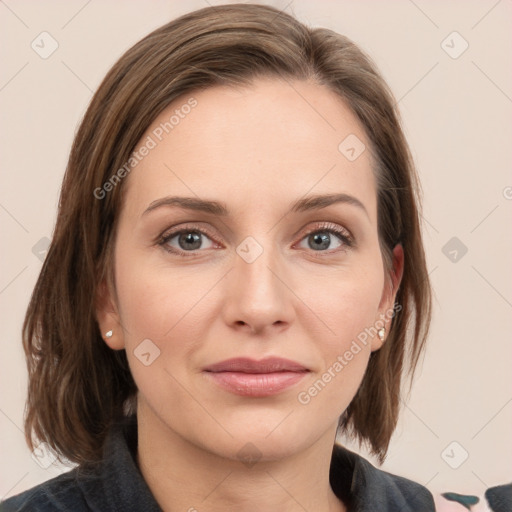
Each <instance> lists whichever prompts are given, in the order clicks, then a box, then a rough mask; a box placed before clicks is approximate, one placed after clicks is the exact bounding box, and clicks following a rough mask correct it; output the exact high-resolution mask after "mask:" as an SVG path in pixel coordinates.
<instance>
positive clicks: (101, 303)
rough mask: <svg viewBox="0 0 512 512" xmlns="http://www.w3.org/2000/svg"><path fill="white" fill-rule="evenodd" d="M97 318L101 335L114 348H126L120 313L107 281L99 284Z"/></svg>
mask: <svg viewBox="0 0 512 512" xmlns="http://www.w3.org/2000/svg"><path fill="white" fill-rule="evenodd" d="M96 320H97V322H98V327H99V330H100V334H101V337H102V338H103V340H104V341H105V343H106V344H107V345H108V346H109V347H110V348H111V349H112V350H122V349H124V348H125V345H124V336H123V330H122V328H121V322H120V318H119V313H118V310H117V307H116V305H115V302H114V300H113V297H112V292H111V291H110V289H109V287H108V284H107V282H106V281H105V280H104V281H102V282H101V283H100V285H99V286H98V292H97V295H96Z"/></svg>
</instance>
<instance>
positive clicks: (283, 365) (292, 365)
mask: <svg viewBox="0 0 512 512" xmlns="http://www.w3.org/2000/svg"><path fill="white" fill-rule="evenodd" d="M204 371H206V372H213V373H218V372H242V373H276V372H306V371H309V370H308V369H307V368H306V367H305V366H303V365H301V364H300V363H297V362H296V361H292V360H290V359H283V358H281V357H266V358H264V359H260V360H259V361H257V360H256V359H250V358H248V357H236V358H233V359H226V360H225V361H220V362H219V363H214V364H211V365H209V366H207V367H205V368H204Z"/></svg>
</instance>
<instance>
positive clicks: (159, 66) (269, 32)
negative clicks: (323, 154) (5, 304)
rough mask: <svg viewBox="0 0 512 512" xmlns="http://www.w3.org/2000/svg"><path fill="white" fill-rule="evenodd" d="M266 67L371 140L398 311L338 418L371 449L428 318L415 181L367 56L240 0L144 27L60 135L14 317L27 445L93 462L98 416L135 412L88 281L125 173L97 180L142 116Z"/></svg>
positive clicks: (107, 418)
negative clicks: (46, 210)
mask: <svg viewBox="0 0 512 512" xmlns="http://www.w3.org/2000/svg"><path fill="white" fill-rule="evenodd" d="M268 77H271V78H276V79H281V80H285V81H287V82H289V81H292V80H303V81H305V80H310V81H312V82H313V83H317V84H319V85H322V86H325V87H328V88H329V89H330V90H332V91H334V92H335V93H336V94H338V95H339V97H340V99H341V100H342V101H344V102H346V104H347V105H348V106H349V108H350V109H351V110H352V112H353V113H354V114H355V116H356V117H357V118H358V119H359V120H360V121H361V123H362V125H363V126H364V128H365V132H366V134H367V137H368V139H369V141H370V145H371V147H370V148H368V149H369V150H370V151H371V154H372V155H373V159H372V160H373V172H374V175H375V179H376V184H377V211H378V236H379V243H380V248H381V252H382V257H383V262H384V268H385V269H386V271H387V276H388V278H389V276H390V273H391V272H392V250H393V248H394V247H395V245H396V244H398V243H400V244H402V246H403V249H404V255H405V261H404V272H403V277H402V281H401V284H400V287H399V289H398V292H397V296H396V301H397V303H398V304H399V305H400V306H401V309H400V313H399V314H397V315H395V316H394V317H393V319H392V323H391V328H390V332H389V337H388V339H387V342H386V343H385V344H384V345H383V347H382V348H381V349H380V350H378V351H376V352H373V353H372V354H371V356H370V360H369V364H368V368H367V370H366V373H365V376H364V379H363V381H362V383H361V386H360V388H359V389H358V392H357V393H356V395H355V397H354V399H353V400H352V402H351V403H350V405H349V406H348V408H347V409H346V411H345V412H344V413H343V414H342V415H341V417H340V420H339V429H340V431H342V432H344V433H346V434H347V435H349V436H351V437H352V438H354V439H356V440H358V441H359V444H361V443H366V444H368V445H369V447H370V449H371V453H373V454H374V455H377V456H378V458H379V461H380V462H383V461H384V459H385V456H386V453H387V449H388V445H389V442H390V439H391V436H392V434H393V431H394V429H395V427H396V424H397V420H398V414H399V410H400V401H401V396H402V393H403V390H402V388H401V382H402V377H404V375H405V374H406V373H407V374H408V376H409V377H410V379H411V382H412V379H413V376H414V371H415V368H416V366H417V363H418V360H419V358H420V355H421V353H422V351H423V347H424V345H425V341H426V338H427V334H428V331H429V326H430V320H431V301H432V298H431V294H432V292H431V286H430V281H429V276H428V272H427V269H426V263H425V255H424V248H423V243H422V237H421V229H420V206H421V194H420V184H419V181H418V178H417V175H416V171H415V169H414V164H413V161H412V157H411V154H410V151H409V148H408V145H407V142H406V140H405V137H404V134H403V131H402V128H401V121H400V118H399V114H398V112H397V110H396V100H395V99H394V97H393V94H392V93H391V91H390V90H389V88H388V86H387V85H386V83H385V82H384V80H383V78H382V77H381V76H380V74H379V72H378V70H377V68H376V66H375V65H374V63H373V62H372V60H371V59H370V58H369V57H368V56H367V55H366V54H365V53H364V52H363V51H361V50H360V49H359V48H358V47H357V46H356V45H355V44H354V43H353V42H352V41H351V40H349V39H348V38H347V37H345V36H342V35H339V34H337V33H335V32H333V31H331V30H328V29H325V28H314V29H313V28H309V27H307V26H305V25H303V24H302V23H300V22H299V21H297V20H296V19H295V18H293V17H292V16H290V15H287V14H285V13H283V12H281V11H279V10H277V9H275V8H273V7H270V6H264V5H254V4H238V5H222V6H217V7H206V8H204V9H200V10H197V11H194V12H191V13H189V14H186V15H183V16H181V17H179V18H177V19H175V20H173V21H171V22H170V23H168V24H166V25H164V26H162V27H160V28H158V29H157V30H155V31H153V32H152V33H150V34H149V35H147V36H146V37H144V38H143V39H142V40H141V41H139V42H138V43H136V44H135V45H134V46H133V47H132V48H130V49H129V50H128V51H127V52H126V53H125V54H124V55H123V56H122V57H121V58H120V59H119V60H118V62H117V63H116V64H115V65H114V66H113V67H112V69H111V70H110V71H109V72H108V74H107V75H106V77H105V78H104V80H103V82H102V83H101V85H100V87H99V89H98V90H97V92H96V94H95V95H94V97H93V98H92V100H91V103H90V105H89V107H88V109H87V111H86V113H85V115H84V117H83V119H82V121H81V124H80V126H79V129H78V131H77V133H76V136H75V139H74V142H73V145H72V148H71V153H70V156H69V161H68V165H67V168H66V173H65V176H64V180H63V184H62V189H61V195H60V201H59V207H58V216H57V220H56V225H55V228H54V232H53V239H52V242H51V245H50V247H49V250H48V254H47V257H46V260H45V261H44V264H43V266H42V270H41V273H40V275H39V278H38V280H37V283H36V285H35V288H34V291H33V294H32V297H31V300H30V303H29V306H28V309H27V313H26V317H25V321H24V324H23V348H24V351H25V355H26V362H27V367H28V374H29V384H28V396H27V402H26V406H25V417H24V428H25V438H26V442H27V444H28V446H29V448H30V449H32V450H33V449H34V446H36V445H37V443H36V442H34V441H33V435H34V434H35V436H36V437H37V438H38V439H39V440H40V441H44V442H46V443H47V444H48V446H50V447H51V448H52V449H53V450H54V451H55V452H56V455H57V457H58V459H59V460H60V461H66V459H67V462H72V463H76V464H78V465H79V466H81V467H85V466H88V465H93V464H95V463H97V462H98V461H99V460H100V459H101V457H102V447H103V443H104V440H105V437H106V434H107V431H108V429H109V428H110V426H111V425H112V424H113V423H114V422H116V421H118V420H120V419H121V418H122V417H124V416H126V415H129V414H133V413H134V412H135V411H136V399H137V396H136V394H137V387H136V384H135V382H134V380H133V378H132V375H131V373H130V369H129V366H128V360H127V357H126V352H125V351H124V350H119V351H114V350H111V349H110V348H109V347H108V346H107V345H106V343H105V342H104V341H103V339H102V337H101V334H100V331H99V327H98V324H97V320H96V313H95V311H96V304H97V300H98V294H99V289H100V287H99V285H100V283H102V282H104V283H106V284H107V285H108V286H109V287H110V289H111V290H112V291H113V293H114V296H115V288H114V279H113V272H114V269H113V253H114V245H115V236H116V226H117V222H118V219H119V212H120V210H121V206H122V202H123V189H124V186H123V185H124V182H125V181H126V180H119V183H118V182H115V186H112V187H109V188H110V189H111V190H109V191H108V193H105V190H106V188H102V187H104V185H105V183H107V182H109V180H110V183H114V182H113V181H112V180H113V179H115V176H114V175H115V174H116V172H118V171H119V169H121V168H122V167H123V166H124V164H125V163H126V162H127V161H128V160H129V159H130V155H131V154H132V152H133V151H134V149H135V148H136V146H137V143H139V141H140V139H141V138H142V136H143V134H144V133H145V132H146V130H147V129H148V127H149V126H150V125H151V123H152V122H153V120H154V119H155V118H156V117H157V116H158V115H159V114H160V113H161V112H162V111H163V110H164V109H165V108H166V107H167V106H168V105H169V104H170V103H171V102H172V101H174V100H175V99H176V98H178V97H180V96H182V95H189V94H191V93H192V92H194V91H195V92H197V91H200V90H203V89H206V88H210V87H213V86H216V85H228V86H233V87H237V86H248V85H250V84H251V83H252V82H253V81H254V80H255V79H257V78H268ZM340 142H341V141H340ZM395 306H396V305H395ZM354 307H357V305H354Z"/></svg>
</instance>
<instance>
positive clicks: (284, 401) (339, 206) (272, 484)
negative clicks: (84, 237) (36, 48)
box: [97, 79, 403, 512]
mask: <svg viewBox="0 0 512 512" xmlns="http://www.w3.org/2000/svg"><path fill="white" fill-rule="evenodd" d="M190 96H193V97H194V98H196V100H197V102H198V103H197V106H196V107H195V108H194V109H192V110H191V112H190V113H189V114H188V115H187V116H185V117H184V119H180V122H179V124H178V125H177V126H175V127H174V129H173V130H172V132H171V133H170V134H169V135H167V136H166V137H164V138H163V140H162V141H161V142H159V143H158V144H157V146H156V147H155V148H153V149H152V150H151V151H150V152H149V154H148V155H147V156H145V157H144V159H143V160H142V161H141V162H140V163H139V164H138V165H137V166H136V167H135V168H134V169H133V170H132V171H131V173H130V175H129V176H128V178H126V180H127V181H126V183H124V184H123V186H126V187H127V190H125V193H126V195H125V202H124V204H123V208H122V211H121V213H120V218H119V225H118V231H117V238H116V245H115V256H114V259H115V261H114V265H115V267H114V268H115V291H109V290H108V286H107V285H106V283H102V286H101V290H102V291H101V297H100V300H99V306H98V311H97V317H98V321H99V324H100V328H101V330H102V332H103V333H105V332H107V331H108V330H110V329H112V330H113V332H114V334H113V336H112V337H111V338H108V339H107V338H105V342H106V343H107V344H108V345H109V346H110V347H111V348H112V349H114V350H121V349H126V353H127V357H128V360H129V363H130V368H131V371H132V374H133V377H134V379H135V382H136V383H137V386H138V389H139V393H138V427H139V446H138V462H139V466H140V469H141V472H142V474H143V476H144V478H145V480H146V481H147V483H148V485H149V487H150V489H151V491H152V492H153V494H154V496H155V498H156V499H157V501H158V502H159V504H160V506H161V507H162V509H163V510H165V511H172V512H174V511H183V510H190V511H193V510H197V511H199V512H201V511H205V510H208V511H210V512H216V511H225V510H239V511H241V512H244V511H247V512H249V511H251V512H254V511H268V510H281V511H285V512H291V511H298V510H300V511H303V510H304V509H306V510H315V511H318V512H326V511H342V510H346V508H345V504H344V503H342V501H341V500H340V499H338V498H337V497H336V496H335V494H334V493H333V491H332V489H331V487H330V485H329V464H330V459H331V454H332V446H333V443H334V440H335V434H336V428H337V422H338V418H339V416H340V414H342V412H343V411H344V410H345V409H346V407H347V406H348V405H349V403H350V402H351V400H352V398H353V397H354V395H355V393H356V391H357V389H358V387H359V385H360V383H361V381H362V378H363V376H364V372H365V369H366V367H367V363H368V359H369V356H370V353H371V352H372V351H374V350H378V349H379V348H380V347H381V346H382V341H381V340H380V339H379V338H378V336H374V337H370V338H369V340H368V343H367V344H366V345H361V350H360V352H358V353H357V355H354V357H353V359H352V360H351V361H350V362H348V364H346V366H344V368H343V370H342V371H340V372H338V373H336V376H335V377H334V378H332V380H331V382H329V383H328V384H326V385H325V387H324V388H323V389H322V390H321V391H320V392H319V393H318V394H317V395H316V396H314V397H312V398H311V400H310V401H309V403H307V404H302V403H300V402H299V401H298V395H299V393H300V392H303V391H305V390H306V391H307V390H308V388H310V387H311V386H312V384H313V383H314V382H315V381H317V380H318V379H319V378H321V376H322V374H324V373H325V372H326V371H328V369H329V368H330V367H331V368H332V366H333V363H334V362H335V361H336V360H337V358H338V356H340V355H343V354H344V353H345V352H346V350H348V349H349V348H350V346H351V343H352V341H353V340H355V339H356V337H357V335H358V334H359V333H361V332H362V331H364V329H365V328H367V327H371V326H373V325H375V322H376V321H377V320H378V319H379V318H381V317H380V316H379V315H384V314H385V313H386V312H389V311H390V310H392V308H393V304H394V300H395V295H396V291H397V289H398V285H399V283H400V279H401V276H402V268H403V253H402V248H401V246H397V247H396V248H395V249H394V252H393V258H394V270H393V271H391V272H390V273H388V272H386V271H385V269H384V266H383V261H382V254H381V251H380V247H379V242H378V235H377V196H376V185H375V179H374V176H373V172H372V161H371V157H370V152H369V151H364V152H363V153H362V154H361V155H360V156H359V157H358V158H357V159H356V160H354V161H353V162H350V161H349V160H348V159H347V158H346V157H345V156H344V155H343V154H342V153H341V152H340V151H339V150H338V145H339V144H340V142H341V141H342V140H343V139H344V138H345V137H347V136H348V135H349V134H355V135H356V136H357V137H358V138H359V139H360V140H361V141H362V142H363V143H364V144H365V145H366V147H367V148H368V147H369V141H368V139H367V137H366V134H365V132H364V129H363V127H362V126H361V124H360V123H359V122H358V120H357V119H356V118H355V116H354V115H353V114H352V113H351V111H350V110H349V108H348V107H347V106H346V105H345V104H344V102H343V101H342V100H341V99H340V98H339V97H338V96H336V95H335V94H334V93H333V92H331V91H329V90H328V89H327V88H326V87H324V86H320V85H318V84H315V83H310V82H302V81H297V82H294V83H293V87H291V85H290V84H288V83H286V82H282V81H278V80H276V79H258V80H257V81H255V82H254V83H253V84H252V85H250V86H247V87H243V88H236V89H235V88H228V87H220V86H216V87H213V88H209V89H207V90H204V91H201V92H198V93H196V94H193V95H187V96H186V97H185V96H184V97H183V98H179V99H177V100H176V101H175V102H174V103H173V104H172V105H170V106H169V107H168V108H167V109H166V110H165V111H164V112H162V114H161V115H159V116H158V118H157V119H156V120H155V122H154V123H153V125H152V126H151V127H150V128H149V129H148V131H147V133H146V135H145V136H144V137H143V138H142V139H141V141H143V140H144V139H146V137H147V135H150V134H151V133H152V131H153V130H154V129H155V128H156V127H158V126H159V124H160V123H161V122H163V121H165V120H168V119H169V117H170V116H171V115H172V113H173V111H174V110H175V109H176V108H179V107H180V105H183V104H184V103H185V102H186V101H187V100H188V99H189V97H190ZM341 192H343V193H346V194H350V195H351V196H354V197H356V198H357V199H358V200H359V201H360V202H361V203H362V204H363V206H364V209H363V208H359V207H357V206H354V205H352V204H348V203H336V204H333V205H330V206H328V207H325V208H322V209H317V210H312V211H307V212H301V213H294V212H289V209H290V205H291V204H292V203H293V202H294V201H296V200H297V199H300V198H302V197H304V196H306V195H307V196H308V197H309V196H311V195H315V194H334V193H341ZM170 195H179V196H191V197H199V198H201V199H208V200H216V201H220V202H223V203H225V205H226V206H227V208H228V209H229V212H230V213H229V215H228V216H225V217H222V216H218V215H214V214H211V213H205V212H197V211H189V210H186V209H183V208H179V207H177V206H162V207H159V208H155V209H153V210H152V211H150V212H147V213H144V212H145V210H146V209H147V208H148V206H149V205H151V204H152V203H153V202H154V201H156V200H158V199H160V198H163V197H165V196H170ZM325 222H327V223H329V227H334V228H338V229H342V230H348V232H349V234H350V236H351V237H352V238H353V245H352V246H351V247H349V246H348V245H346V244H345V242H344V241H343V240H342V239H340V238H338V236H337V235H336V234H334V233H331V232H329V231H328V232H326V231H325V227H324V226H323V225H322V223H325ZM185 227H186V228H189V229H191V230H192V231H193V232H194V230H196V231H197V229H201V230H203V229H205V230H207V234H206V235H200V237H201V238H200V240H201V241H202V244H201V245H200V248H199V249H195V247H197V246H194V245H193V244H192V246H191V245H190V243H191V242H189V245H187V243H186V241H185V242H183V241H181V244H180V237H179V236H174V238H172V239H171V240H168V241H167V242H166V244H167V247H169V246H171V247H172V248H174V249H176V250H177V251H179V250H180V249H181V251H182V252H186V251H187V250H188V252H189V254H190V253H192V254H194V256H189V255H187V254H186V255H185V256H182V255H179V254H173V253H170V252H168V251H166V250H165V248H164V246H163V245H160V244H159V237H161V235H162V234H166V233H168V232H169V231H170V230H171V228H176V230H179V229H180V228H185ZM312 233H316V234H317V235H324V236H325V237H327V242H326V246H327V248H325V246H323V248H322V247H321V248H320V249H317V248H316V247H317V246H315V245H314V244H315V240H312V239H313V238H314V237H313V236H309V235H311V234H312ZM248 236H251V237H253V238H254V239H255V240H256V241H257V242H258V244H259V245H260V246H261V247H262V249H263V252H262V254H261V255H260V256H259V257H258V258H257V259H256V260H255V261H254V262H252V263H248V262H247V261H246V260H244V259H243V258H242V257H240V256H239V254H237V252H236V249H237V247H238V246H239V245H240V244H241V243H242V242H243V241H244V239H245V238H246V237H248ZM317 243H318V242H317ZM310 244H311V245H310ZM164 245H165V244H164ZM242 246H243V244H242ZM190 247H192V249H190ZM386 322H387V323H386V325H387V326H388V327H389V322H390V320H389V318H387V317H386ZM145 339H150V340H151V343H152V344H154V345H150V346H152V347H153V346H156V347H158V349H159V350H160V355H159V356H158V357H157V358H156V359H154V361H153V362H152V363H151V364H150V365H148V366H145V365H144V364H142V363H141V361H140V360H139V359H138V358H137V357H136V355H135V354H134V350H136V348H137V347H138V345H139V344H140V343H141V341H142V340H145ZM152 350H154V349H152ZM269 355H272V356H280V357H284V358H288V359H292V360H294V361H297V362H299V363H301V364H302V365H304V366H306V367H307V368H308V369H309V370H310V371H309V372H308V373H307V374H306V376H305V377H304V378H303V379H302V380H301V381H300V382H299V383H297V384H295V385H294V386H292V387H291V388H288V389H286V390H284V391H282V392H280V393H279V394H277V395H274V396H270V397H265V398H254V397H244V396H238V395H235V394H233V393H231V392H229V391H226V390H225V389H223V388H221V387H219V386H218V385H217V384H216V383H214V382H212V381H211V380H209V379H208V378H206V377H205V375H204V373H203V372H202V369H203V368H204V367H205V366H206V365H209V364H212V363H216V362H219V361H222V360H225V359H229V358H232V357H240V356H245V357H251V358H253V359H262V358H264V357H266V356H269ZM331 372H332V370H331ZM247 443H252V445H253V447H252V448H251V449H252V450H253V451H257V453H258V456H259V457H260V458H259V460H258V461H257V462H256V463H255V464H254V465H252V466H250V465H248V464H245V463H244V462H243V461H242V460H241V459H240V456H239V455H238V452H239V450H240V449H242V448H243V447H244V446H246V445H247ZM252 445H249V446H252ZM254 447H256V448H254Z"/></svg>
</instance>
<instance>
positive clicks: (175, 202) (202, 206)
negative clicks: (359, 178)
mask: <svg viewBox="0 0 512 512" xmlns="http://www.w3.org/2000/svg"><path fill="white" fill-rule="evenodd" d="M336 203H344V204H349V205H352V206H355V207H357V208H359V209H360V210H362V211H363V212H364V213H365V214H366V216H367V217H368V218H370V216H369V215H368V211H367V210H366V208H365V206H364V204H363V203H362V202H361V201H359V199H357V198H356V197H354V196H351V195H349V194H344V193H342V194H326V195H314V196H309V197H305V198H301V199H298V200H297V201H295V202H294V203H293V204H292V206H291V208H290V210H289V211H290V212H293V213H301V212H306V211H310V210H319V209H321V208H326V207H327V206H330V205H332V204H336ZM162 206H179V207H181V208H185V209H187V210H193V211H198V212H205V213H210V214H212V215H219V216H223V217H225V216H228V215H229V210H228V208H227V206H226V205H225V203H222V202H219V201H210V200H205V199H200V198H198V197H183V196H168V197H162V198H161V199H157V200H156V201H153V202H152V203H151V204H150V205H149V206H148V208H147V209H146V210H145V211H144V213H143V214H142V215H146V214H147V213H149V212H152V211H153V210H156V209H157V208H160V207H162Z"/></svg>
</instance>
